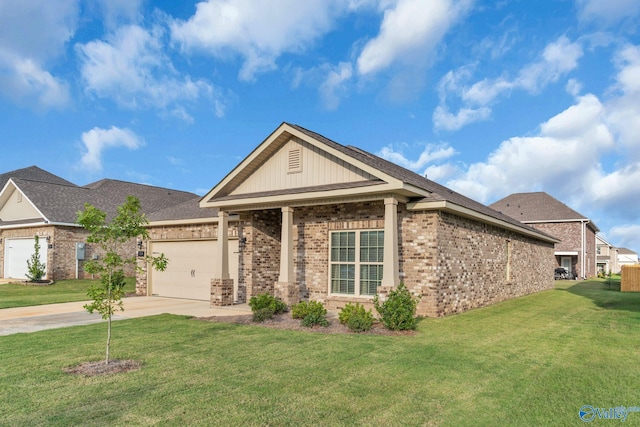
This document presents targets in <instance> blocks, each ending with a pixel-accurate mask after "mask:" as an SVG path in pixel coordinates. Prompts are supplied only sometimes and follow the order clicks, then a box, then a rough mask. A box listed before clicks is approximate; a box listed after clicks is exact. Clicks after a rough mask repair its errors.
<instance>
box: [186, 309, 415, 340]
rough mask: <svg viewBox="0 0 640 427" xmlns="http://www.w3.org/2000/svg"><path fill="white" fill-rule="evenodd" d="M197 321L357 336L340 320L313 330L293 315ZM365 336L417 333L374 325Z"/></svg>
mask: <svg viewBox="0 0 640 427" xmlns="http://www.w3.org/2000/svg"><path fill="white" fill-rule="evenodd" d="M197 320H203V321H208V322H221V323H234V324H238V325H253V326H261V327H265V328H272V329H286V330H291V331H303V332H315V333H321V334H356V332H353V331H352V330H351V329H349V328H348V327H346V326H345V325H343V324H341V323H340V321H339V320H338V319H335V318H329V319H328V320H329V326H326V327H325V326H313V327H311V328H309V327H307V326H302V324H301V321H300V320H299V319H294V318H292V317H291V313H284V314H277V315H275V316H273V319H269V320H265V321H264V322H260V323H259V322H254V321H253V315H251V314H246V315H240V316H212V317H198V318H197ZM359 334H364V335H367V334H368V335H393V336H398V335H399V336H407V335H415V334H416V331H391V330H389V329H387V328H385V327H384V326H383V325H382V324H381V323H378V322H376V323H374V324H373V327H372V328H371V330H370V331H367V332H359Z"/></svg>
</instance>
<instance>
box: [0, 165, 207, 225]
mask: <svg viewBox="0 0 640 427" xmlns="http://www.w3.org/2000/svg"><path fill="white" fill-rule="evenodd" d="M37 169H39V168H37ZM39 171H42V170H41V169H39ZM42 172H45V174H42V175H39V176H41V177H44V178H45V180H44V181H43V180H32V179H25V178H14V177H10V178H9V179H8V181H7V183H6V184H5V186H4V189H3V190H2V192H1V193H0V200H4V201H5V202H6V200H7V197H6V196H4V197H3V194H5V193H8V192H10V191H14V190H15V191H19V192H21V193H22V194H23V195H24V197H26V199H27V200H28V201H29V203H31V205H32V206H33V207H34V208H35V210H36V211H38V212H39V213H40V216H39V217H38V218H24V219H20V220H15V221H3V220H2V218H0V227H3V226H19V225H25V224H42V223H54V224H65V225H73V224H75V223H76V219H77V213H78V212H79V211H82V210H83V209H84V205H85V203H89V204H92V205H93V206H95V207H97V208H98V209H100V210H103V211H104V212H106V213H107V216H108V217H113V216H114V215H115V214H116V213H117V207H118V206H120V205H121V204H122V203H124V201H125V199H126V197H127V196H130V195H133V196H136V197H137V198H138V199H139V200H140V204H141V207H142V212H144V213H145V214H149V213H151V212H155V211H158V210H161V209H164V208H166V207H168V206H173V205H176V204H179V203H183V202H185V201H188V200H194V199H195V198H198V196H197V195H196V194H194V193H189V192H186V191H177V190H171V189H167V188H161V187H153V186H150V185H144V184H135V183H132V182H126V181H119V180H112V179H103V180H100V181H97V182H94V183H92V184H88V185H86V186H84V187H78V186H77V185H75V184H73V183H70V182H68V181H66V180H63V179H62V178H60V179H55V175H52V174H49V173H48V172H46V171H42ZM29 176H34V175H29Z"/></svg>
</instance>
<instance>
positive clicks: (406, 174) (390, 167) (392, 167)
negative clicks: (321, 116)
mask: <svg viewBox="0 0 640 427" xmlns="http://www.w3.org/2000/svg"><path fill="white" fill-rule="evenodd" d="M288 125H289V126H291V127H293V128H295V129H297V130H298V131H300V132H302V133H304V134H306V135H308V136H310V137H312V138H314V139H316V140H317V141H320V142H322V143H323V144H326V145H327V146H329V147H331V148H333V149H335V150H337V151H340V152H341V153H343V154H346V155H347V156H349V157H352V158H354V159H356V160H358V161H360V162H362V163H364V164H366V165H368V166H371V167H373V168H375V169H377V170H379V171H381V172H383V173H385V174H387V175H390V176H392V177H394V178H396V179H399V180H401V181H402V182H404V183H406V184H410V185H413V186H415V187H417V188H420V189H422V190H425V191H427V192H429V196H427V197H424V198H421V199H417V200H413V201H415V202H429V201H447V202H451V203H454V204H456V205H458V206H461V207H464V208H467V209H471V210H473V211H475V212H478V213H481V214H484V215H487V216H489V217H491V218H495V219H499V220H501V221H504V222H507V223H509V224H511V225H515V226H517V227H520V228H523V229H526V230H528V231H534V232H536V233H538V234H544V235H546V234H545V233H542V232H541V231H540V230H536V229H534V228H532V227H529V226H528V225H525V224H523V223H522V222H520V221H518V220H516V219H514V218H513V217H511V216H509V215H505V214H503V213H501V212H499V211H497V210H495V209H492V208H491V207H489V206H486V205H484V204H482V203H480V202H476V201H475V200H473V199H470V198H469V197H466V196H463V195H462V194H460V193H457V192H455V191H453V190H451V189H449V188H447V187H445V186H443V185H440V184H438V183H436V182H434V181H431V180H430V179H427V178H425V177H424V176H422V175H419V174H417V173H415V172H412V171H410V170H408V169H405V168H403V167H402V166H399V165H397V164H395V163H392V162H390V161H388V160H385V159H383V158H380V157H378V156H376V155H374V154H371V153H369V152H367V151H364V150H361V149H359V148H356V147H353V146H344V145H342V144H339V143H337V142H335V141H332V140H330V139H328V138H326V137H324V136H322V135H320V134H318V133H315V132H313V131H310V130H308V129H305V128H303V127H302V126H298V125H293V124H290V123H288ZM547 236H548V235H547ZM548 237H551V236H548Z"/></svg>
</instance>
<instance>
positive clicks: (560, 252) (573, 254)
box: [553, 251, 578, 256]
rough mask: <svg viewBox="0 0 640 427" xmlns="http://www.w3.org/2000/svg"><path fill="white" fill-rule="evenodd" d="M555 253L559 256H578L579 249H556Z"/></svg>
mask: <svg viewBox="0 0 640 427" xmlns="http://www.w3.org/2000/svg"><path fill="white" fill-rule="evenodd" d="M553 254H554V255H557V256H563V255H566V256H578V251H556V252H554V253H553Z"/></svg>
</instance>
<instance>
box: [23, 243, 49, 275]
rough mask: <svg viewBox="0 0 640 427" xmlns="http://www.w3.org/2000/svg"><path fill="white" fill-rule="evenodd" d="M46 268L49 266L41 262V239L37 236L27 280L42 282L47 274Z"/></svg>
mask: <svg viewBox="0 0 640 427" xmlns="http://www.w3.org/2000/svg"><path fill="white" fill-rule="evenodd" d="M46 268H47V265H46V264H44V263H43V262H41V261H40V237H39V236H38V235H36V236H35V243H34V245H33V254H31V259H28V260H27V270H29V272H28V273H27V274H26V276H27V279H29V280H31V281H32V282H38V281H40V280H42V278H43V277H44V275H45V274H46V273H47V270H46Z"/></svg>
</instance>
